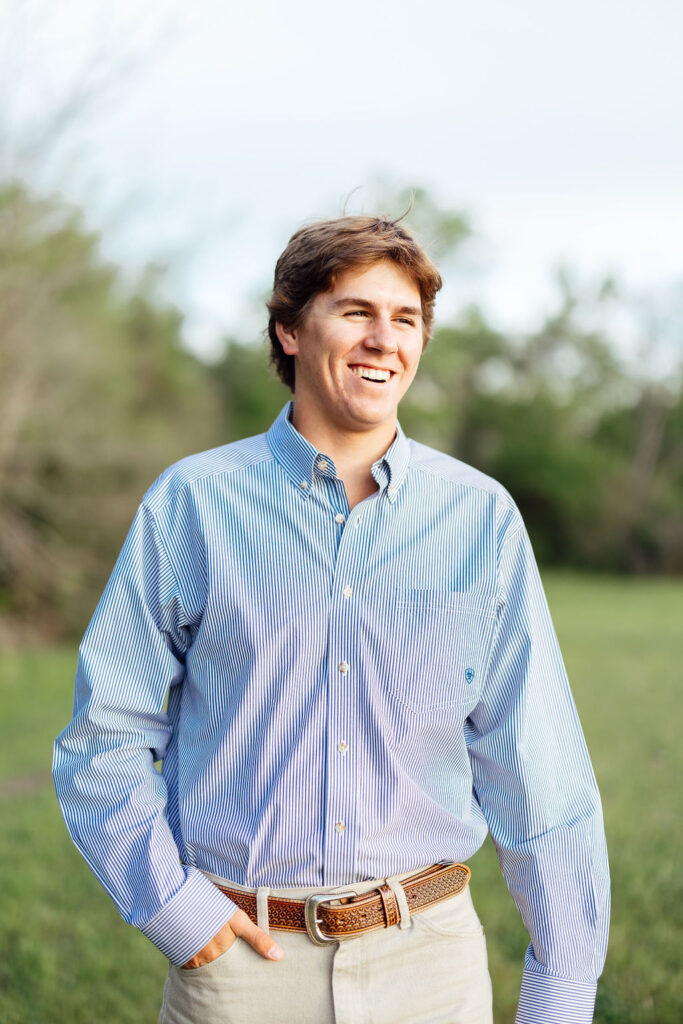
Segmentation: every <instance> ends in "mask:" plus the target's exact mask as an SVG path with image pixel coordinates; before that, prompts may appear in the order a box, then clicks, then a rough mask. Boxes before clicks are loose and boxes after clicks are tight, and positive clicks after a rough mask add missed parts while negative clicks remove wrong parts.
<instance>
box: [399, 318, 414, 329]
mask: <svg viewBox="0 0 683 1024" xmlns="http://www.w3.org/2000/svg"><path fill="white" fill-rule="evenodd" d="M399 320H400V322H401V323H402V324H408V326H409V327H414V326H415V321H414V320H411V319H410V317H407V316H401V317H399Z"/></svg>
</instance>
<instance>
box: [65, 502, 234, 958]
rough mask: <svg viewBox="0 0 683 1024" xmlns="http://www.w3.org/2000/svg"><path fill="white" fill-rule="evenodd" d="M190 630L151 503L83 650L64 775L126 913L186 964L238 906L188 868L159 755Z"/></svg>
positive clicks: (70, 817) (75, 829)
mask: <svg viewBox="0 0 683 1024" xmlns="http://www.w3.org/2000/svg"><path fill="white" fill-rule="evenodd" d="M190 638H191V637H190V631H189V629H188V626H187V622H186V616H185V614H184V612H183V607H182V601H181V597H180V592H179V588H178V585H177V580H176V576H175V574H174V572H173V568H172V565H171V563H170V560H169V558H168V556H167V553H166V551H165V549H164V546H163V543H162V541H161V538H160V536H159V534H158V532H157V529H156V526H155V523H154V519H153V516H152V514H151V512H150V511H149V509H148V508H146V507H145V505H144V503H143V505H141V506H140V508H139V510H138V513H137V515H136V517H135V520H134V522H133V525H132V527H131V529H130V532H129V534H128V537H127V539H126V542H125V544H124V547H123V549H122V551H121V554H120V555H119V558H118V560H117V562H116V565H115V567H114V570H113V572H112V575H111V578H110V580H109V582H108V584H107V587H106V589H105V591H104V593H103V595H102V598H101V600H100V602H99V604H98V606H97V609H96V611H95V614H94V616H93V619H92V621H91V622H90V625H89V626H88V629H87V631H86V634H85V636H84V638H83V642H82V643H81V646H80V649H79V659H78V669H77V674H76V691H75V699H74V713H73V719H72V721H71V722H70V723H69V725H68V726H67V727H66V728H65V729H64V731H63V732H62V733H61V734H60V735H59V736H58V737H57V740H56V743H55V751H54V762H53V776H54V781H55V788H56V791H57V797H58V800H59V803H60V806H61V809H62V814H63V815H64V820H65V822H66V825H67V828H68V829H69V832H70V834H71V837H72V839H73V841H74V843H75V844H76V846H77V847H78V849H79V850H80V852H81V854H82V855H83V857H84V858H85V860H86V861H87V863H88V865H89V866H90V868H91V869H92V871H93V872H94V873H95V875H96V876H97V878H98V879H99V881H100V883H101V884H102V886H103V887H104V888H105V890H106V891H107V892H108V893H109V895H110V896H111V897H112V899H113V900H114V902H115V904H116V906H117V907H118V909H119V911H120V913H121V915H122V916H123V917H124V919H125V920H126V921H128V922H129V923H130V924H133V925H135V926H136V927H137V928H139V929H140V931H142V932H143V933H144V934H145V935H147V936H148V938H150V939H151V940H152V942H154V943H155V945H157V946H158V947H159V949H160V950H161V951H162V952H163V953H164V954H165V955H166V956H167V957H168V958H169V959H170V960H171V961H172V962H173V963H175V964H183V963H185V962H186V961H187V960H189V959H190V958H191V957H192V956H194V954H195V953H197V952H198V951H199V950H200V949H201V948H202V947H203V946H204V945H206V943H207V942H208V941H209V940H210V939H211V938H212V937H213V936H214V935H215V934H216V933H217V932H218V931H220V929H221V928H222V927H223V925H224V924H225V923H226V922H227V921H228V920H229V919H230V917H231V916H232V914H233V913H234V911H235V910H236V909H237V908H236V906H235V904H234V903H233V902H232V901H231V900H229V899H228V898H227V897H226V896H225V895H224V894H223V893H222V892H221V891H220V890H219V889H218V888H217V887H216V886H215V885H214V884H213V883H212V882H211V881H210V880H209V879H208V878H207V877H206V876H205V875H203V874H202V872H201V871H199V870H197V869H196V868H193V867H188V866H186V865H183V864H182V863H181V861H180V855H179V851H178V847H177V845H176V843H175V840H174V838H173V835H172V833H171V830H170V828H169V826H168V822H167V819H166V814H165V812H166V801H167V793H166V786H165V783H164V781H163V779H162V777H161V775H160V774H159V773H158V772H157V770H156V768H155V766H154V762H155V761H156V760H158V759H160V758H163V756H164V753H165V751H166V748H167V745H168V742H169V738H170V735H171V730H170V725H169V719H168V716H167V714H166V711H165V703H166V697H167V694H168V691H169V688H170V687H173V686H180V685H182V680H183V678H184V672H185V669H184V654H185V651H186V649H187V647H188V646H189V643H190Z"/></svg>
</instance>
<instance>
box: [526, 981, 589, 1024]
mask: <svg viewBox="0 0 683 1024" xmlns="http://www.w3.org/2000/svg"><path fill="white" fill-rule="evenodd" d="M597 987H598V986H597V982H594V981H569V980H568V979H566V978H553V977H550V976H549V975H547V974H536V973H533V972H532V971H528V970H525V971H524V974H523V976H522V991H521V992H520V996H519V1008H518V1010H517V1016H516V1017H515V1024H551V1022H552V1024H591V1021H592V1020H593V1009H594V1007H595V993H596V991H597Z"/></svg>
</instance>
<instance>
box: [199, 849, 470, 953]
mask: <svg viewBox="0 0 683 1024" xmlns="http://www.w3.org/2000/svg"><path fill="white" fill-rule="evenodd" d="M470 874H471V872H470V869H469V868H468V867H467V866H466V865H465V864H454V863H447V864H444V863H440V864H432V865H431V867H429V868H426V869H425V870H424V871H419V872H418V873H417V874H415V875H409V876H408V878H403V879H402V880H401V886H402V887H403V890H404V892H405V894H406V900H407V903H408V909H409V910H410V913H411V914H418V913H419V912H420V911H421V910H427V909H428V907H433V906H434V905H435V904H436V903H441V902H442V901H443V900H447V899H449V898H450V897H451V896H456V895H457V894H458V893H460V892H462V891H463V890H464V889H465V888H466V887H467V884H468V882H469V880H470ZM218 888H219V889H220V890H221V892H224V893H225V895H226V896H229V897H230V899H231V900H232V901H233V903H236V904H237V906H238V907H240V908H241V909H242V910H243V911H244V912H245V913H246V914H248V916H249V917H250V918H251V920H252V921H253V922H254V924H256V923H257V913H256V893H251V892H242V891H241V890H240V889H231V888H230V887H229V886H224V885H219V886H218ZM332 900H334V901H339V903H340V905H338V906H331V905H328V904H330V901H332ZM400 918H401V912H400V910H399V907H398V902H397V900H396V896H395V895H394V891H393V889H392V888H391V886H390V885H388V884H387V883H386V882H384V883H382V884H381V885H378V886H377V888H376V889H370V890H369V891H368V892H364V893H360V894H357V893H354V892H353V885H350V886H349V891H347V892H339V893H312V894H311V895H310V896H308V897H307V898H306V899H300V900H295V899H287V898H285V897H283V896H269V897H268V923H269V927H270V928H279V929H281V930H282V931H288V932H308V936H309V938H310V939H311V941H312V942H314V943H316V945H321V946H322V945H326V944H327V943H328V942H339V941H340V940H341V939H347V938H353V937H354V936H356V935H362V934H364V933H365V932H371V931H374V930H375V929H376V928H390V927H391V926H392V925H394V924H398V922H399V920H400Z"/></svg>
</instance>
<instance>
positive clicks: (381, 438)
mask: <svg viewBox="0 0 683 1024" xmlns="http://www.w3.org/2000/svg"><path fill="white" fill-rule="evenodd" d="M292 424H293V425H294V426H295V427H296V429H297V430H298V431H299V433H300V434H302V435H303V437H305V438H306V440H307V441H310V443H311V444H312V445H314V447H315V448H317V449H318V451H320V452H325V454H326V455H329V457H330V458H331V459H332V460H333V462H334V464H335V466H336V467H337V473H338V474H339V477H340V479H341V480H342V481H343V482H344V486H345V488H346V493H347V497H348V500H349V505H350V506H351V508H353V506H354V505H356V504H357V503H358V502H359V501H362V500H363V499H364V498H367V497H369V495H370V494H372V493H373V492H374V491H376V490H377V483H376V482H375V479H374V477H373V475H372V472H371V467H372V465H373V463H375V462H376V461H377V459H379V458H381V456H382V455H384V453H385V452H386V451H387V449H388V448H389V447H390V446H391V444H392V442H393V440H394V438H395V437H396V420H395V419H394V420H393V421H391V422H388V423H382V424H380V425H379V426H378V427H377V428H376V429H375V430H369V431H358V430H343V429H338V428H337V427H334V428H333V427H331V426H330V424H329V423H327V422H321V421H320V420H318V419H317V417H312V416H307V415H306V412H305V409H304V410H303V411H302V410H301V409H298V410H297V406H296V402H295V403H294V410H293V412H292Z"/></svg>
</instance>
